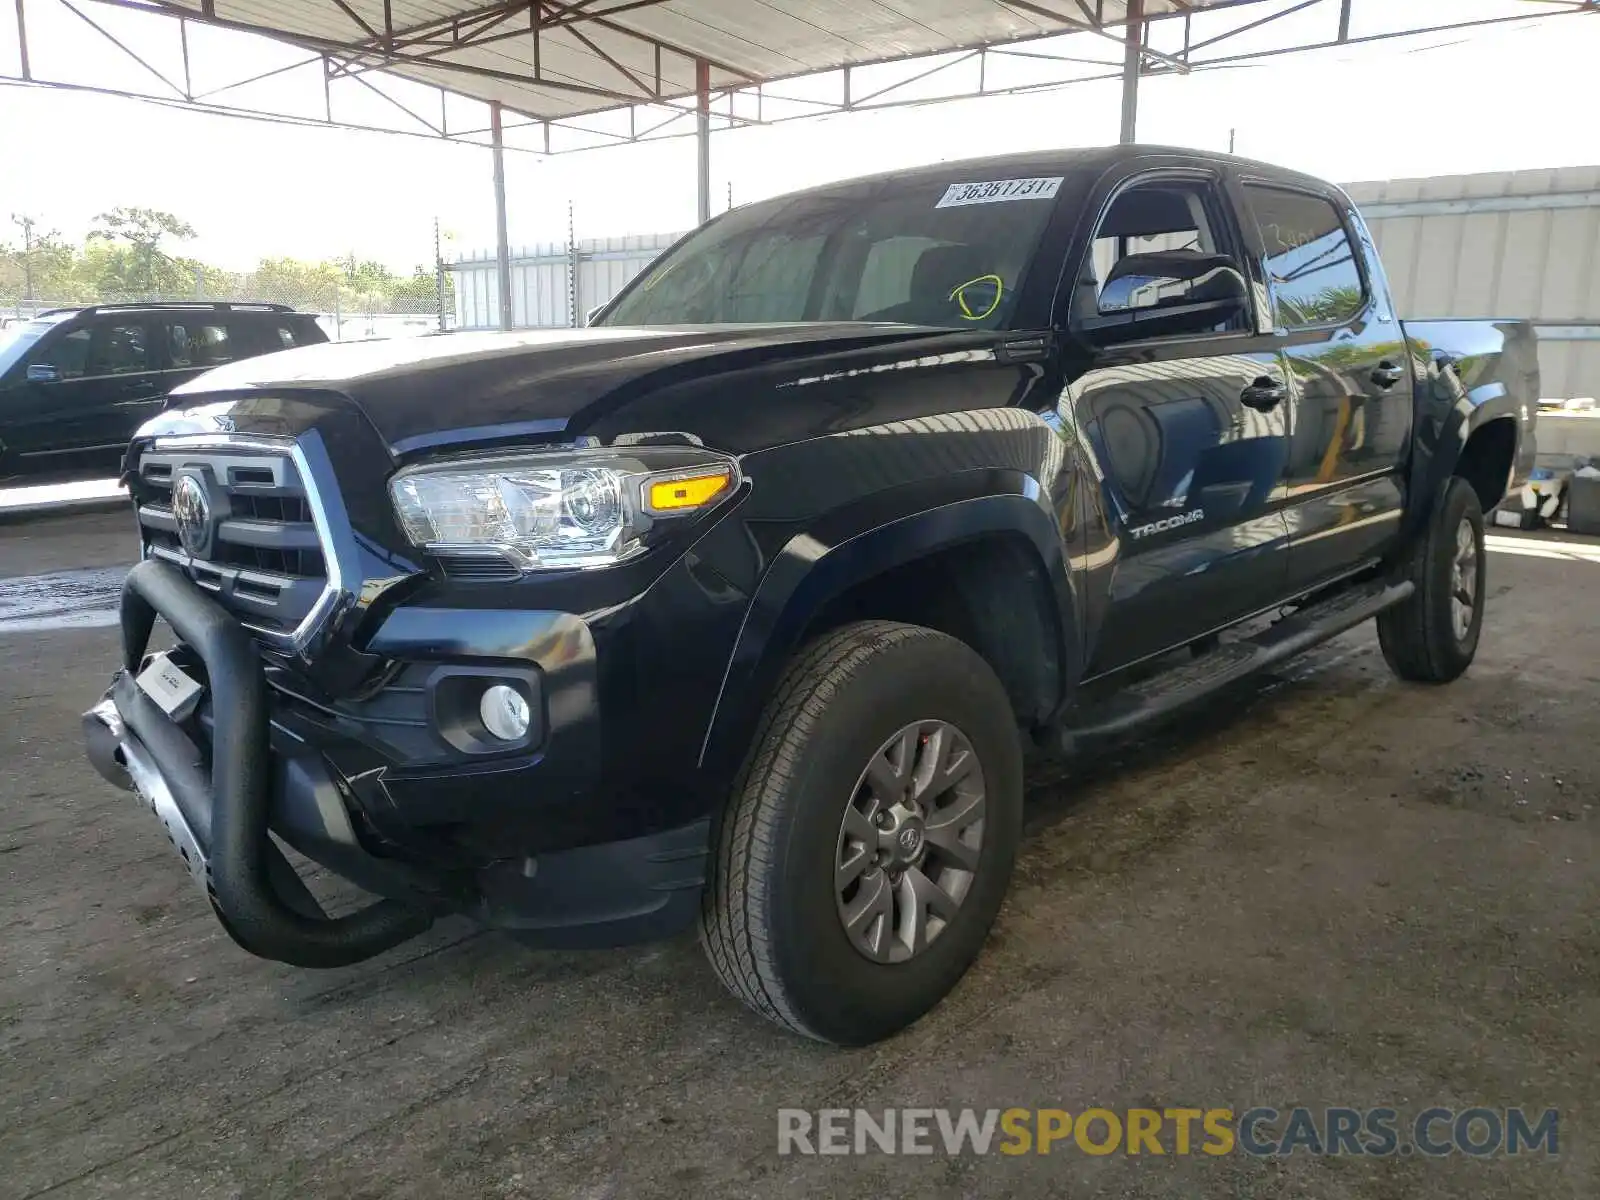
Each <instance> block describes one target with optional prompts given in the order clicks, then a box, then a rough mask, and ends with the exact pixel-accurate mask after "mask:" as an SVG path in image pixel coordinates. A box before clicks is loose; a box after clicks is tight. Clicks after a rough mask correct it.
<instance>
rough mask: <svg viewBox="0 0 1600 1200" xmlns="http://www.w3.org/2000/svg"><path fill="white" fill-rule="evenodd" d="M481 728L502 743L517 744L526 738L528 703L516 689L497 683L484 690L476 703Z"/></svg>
mask: <svg viewBox="0 0 1600 1200" xmlns="http://www.w3.org/2000/svg"><path fill="white" fill-rule="evenodd" d="M478 716H480V717H481V718H483V727H484V728H485V729H487V730H488V731H489V732H490V733H492V734H493V735H494V736H495V737H497V738H499V739H500V740H501V741H502V742H518V741H521V740H522V739H523V738H525V737H527V736H528V722H529V719H530V718H529V713H528V702H527V700H526V699H524V698H523V695H522V693H521V692H519V691H517V689H516V688H514V687H510V686H508V685H506V684H503V683H497V684H495V685H494V686H493V687H491V688H486V689H485V690H484V693H483V699H482V700H480V701H479V702H478Z"/></svg>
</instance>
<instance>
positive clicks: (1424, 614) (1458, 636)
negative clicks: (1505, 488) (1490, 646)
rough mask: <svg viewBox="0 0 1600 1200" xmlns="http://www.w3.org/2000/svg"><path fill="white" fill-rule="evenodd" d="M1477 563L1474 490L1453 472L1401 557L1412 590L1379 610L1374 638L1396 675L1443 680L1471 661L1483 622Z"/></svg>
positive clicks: (1478, 520) (1479, 515)
mask: <svg viewBox="0 0 1600 1200" xmlns="http://www.w3.org/2000/svg"><path fill="white" fill-rule="evenodd" d="M1483 565H1484V563H1483V509H1482V507H1481V506H1480V505H1479V503H1478V494H1477V492H1475V491H1473V489H1472V485H1471V484H1469V483H1468V482H1467V481H1466V480H1465V479H1462V478H1461V477H1460V476H1452V477H1451V478H1450V479H1449V480H1448V481H1447V482H1446V483H1445V484H1444V486H1443V487H1442V488H1441V489H1440V493H1439V496H1438V497H1437V500H1436V503H1435V504H1434V508H1433V512H1432V514H1431V515H1430V517H1429V519H1428V525H1427V528H1426V531H1425V532H1424V533H1423V534H1422V535H1421V536H1419V537H1418V538H1417V539H1416V540H1415V542H1414V543H1413V544H1412V546H1411V547H1410V549H1409V550H1408V552H1407V554H1406V558H1405V561H1404V562H1403V563H1402V571H1403V573H1404V574H1403V577H1404V578H1407V579H1410V580H1411V582H1412V584H1413V585H1415V588H1416V590H1415V591H1414V592H1412V594H1411V595H1410V597H1408V598H1407V599H1406V601H1405V602H1404V603H1403V604H1398V605H1396V606H1395V607H1393V608H1391V609H1389V610H1387V611H1386V612H1383V613H1381V614H1379V616H1378V644H1379V645H1380V646H1382V647H1383V657H1384V659H1385V660H1386V661H1387V662H1388V664H1389V668H1390V670H1392V671H1393V672H1394V673H1395V674H1396V675H1398V676H1399V677H1400V678H1401V679H1408V680H1412V681H1414V682H1417V683H1449V682H1450V681H1451V680H1453V679H1456V678H1458V677H1459V676H1460V675H1461V673H1462V672H1464V671H1465V670H1466V669H1467V668H1468V667H1469V666H1471V665H1472V659H1473V657H1474V656H1475V655H1476V654H1477V652H1478V636H1479V634H1480V633H1481V632H1482V629H1483V601H1484V596H1485V578H1484V570H1483Z"/></svg>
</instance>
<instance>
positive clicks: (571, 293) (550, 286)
mask: <svg viewBox="0 0 1600 1200" xmlns="http://www.w3.org/2000/svg"><path fill="white" fill-rule="evenodd" d="M681 236H682V235H681V234H676V233H662V234H646V235H643V236H639V237H618V238H588V239H585V240H582V241H579V242H578V243H577V244H576V245H574V246H571V247H569V246H566V245H564V244H562V243H560V242H542V243H539V244H537V245H533V246H521V247H515V248H513V249H512V251H511V323H512V325H514V326H516V327H517V328H518V329H528V328H551V327H570V326H574V325H581V324H583V316H584V314H585V313H587V312H588V311H589V310H590V309H591V308H593V307H594V306H595V305H597V304H604V303H605V302H606V301H607V300H609V299H611V297H612V296H615V295H616V294H617V293H618V292H619V291H621V290H622V285H623V284H625V283H627V282H628V280H630V279H632V278H633V277H634V276H635V275H637V274H638V273H639V272H640V271H642V270H644V268H645V267H647V266H649V265H650V263H651V262H653V261H654V260H655V257H656V255H658V254H660V253H661V252H662V251H663V250H665V249H666V248H667V247H668V246H670V245H672V243H673V242H675V241H677V240H678V238H679V237H681ZM574 269H576V274H575V275H574ZM450 270H451V271H453V272H454V273H455V281H456V328H458V329H498V328H499V326H500V293H499V289H498V288H497V287H496V285H495V255H494V251H493V250H488V251H481V252H478V253H475V254H470V255H467V256H465V257H463V258H462V259H461V261H459V262H456V263H452V264H451V266H450Z"/></svg>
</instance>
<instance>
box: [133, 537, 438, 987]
mask: <svg viewBox="0 0 1600 1200" xmlns="http://www.w3.org/2000/svg"><path fill="white" fill-rule="evenodd" d="M157 615H159V616H161V617H162V618H164V619H165V620H166V622H167V624H169V625H170V626H172V628H173V630H174V632H176V633H177V635H178V637H179V638H180V639H182V641H183V642H184V643H185V644H186V645H188V646H189V648H190V649H191V650H193V651H194V652H195V653H196V654H197V655H199V656H200V660H201V662H203V663H204V664H205V668H206V673H207V675H208V676H209V682H210V687H211V696H212V715H213V720H214V722H215V726H214V733H213V736H212V744H211V770H210V773H209V777H208V776H207V773H206V771H205V767H204V765H203V764H201V763H197V762H189V761H186V760H187V758H189V757H191V756H189V755H187V754H185V755H182V756H181V757H180V760H174V759H173V757H172V755H173V754H174V753H177V751H176V749H175V748H176V747H178V746H180V745H182V744H184V743H185V742H186V739H184V738H183V737H182V734H181V731H180V730H178V729H177V727H176V726H174V725H173V724H172V723H171V722H170V721H169V720H168V719H167V717H166V714H165V713H163V712H161V710H160V709H159V708H158V707H156V706H155V705H154V704H153V703H151V702H149V701H146V700H145V698H144V696H143V695H142V694H139V693H138V689H137V688H136V687H128V686H126V685H131V684H132V680H133V677H134V676H135V675H136V674H137V672H138V670H139V666H140V663H141V662H142V661H143V659H144V654H145V650H146V648H147V647H148V645H149V643H150V634H151V631H152V630H153V629H154V627H155V619H156V617H157ZM121 618H122V656H123V667H124V668H125V670H126V672H127V674H126V675H125V676H124V678H123V680H120V681H119V684H124V685H125V686H123V687H121V688H119V689H117V691H118V693H119V694H118V695H117V704H116V707H117V708H118V710H119V711H120V713H121V716H122V719H123V720H124V721H125V722H126V723H127V726H128V728H129V729H130V730H131V731H132V732H133V733H134V734H135V735H137V736H138V738H139V740H140V741H141V742H142V743H143V745H144V747H145V748H146V749H147V750H148V752H149V756H150V758H151V759H153V760H154V762H153V764H150V765H154V766H156V767H157V768H158V769H159V770H160V773H161V776H162V778H163V780H164V785H163V790H164V792H165V793H166V795H167V796H168V797H170V800H171V805H172V807H173V808H175V809H177V810H180V811H181V813H182V816H183V818H184V823H185V825H186V827H187V829H188V831H189V834H190V836H191V837H192V838H193V840H194V841H195V842H196V843H197V844H198V849H199V851H200V852H201V853H202V854H203V855H204V858H205V860H206V866H208V868H209V869H208V870H206V869H205V868H202V871H203V873H204V875H205V876H206V878H207V880H208V887H207V891H208V893H209V895H210V897H211V903H212V906H213V907H214V908H215V909H216V912H217V916H218V919H219V920H221V922H222V924H223V927H224V928H225V929H227V931H228V933H229V935H230V936H231V937H232V938H233V939H234V941H236V942H238V943H239V945H240V946H242V947H244V948H245V949H246V950H248V951H250V952H251V953H252V954H255V955H258V956H260V957H262V958H270V959H275V960H277V961H279V962H285V963H289V964H291V965H293V966H297V967H343V966H348V965H350V964H351V963H357V962H361V961H362V960H364V959H368V958H371V957H373V956H374V955H377V954H381V953H383V952H384V951H385V950H389V949H392V948H393V947H395V946H398V945H399V944H400V943H402V942H404V941H407V940H409V939H410V938H413V937H415V936H416V935H417V934H419V933H422V932H423V931H424V930H426V929H427V928H428V927H429V926H430V925H431V924H432V923H433V916H432V914H431V913H429V912H427V911H424V910H421V909H418V908H415V907H412V906H410V905H407V904H404V903H402V902H400V901H398V900H393V899H383V900H378V901H376V902H375V903H373V904H370V905H368V906H367V907H365V908H363V909H360V910H358V911H356V912H353V913H348V914H346V915H344V916H340V917H329V916H327V915H326V914H325V913H324V912H323V911H322V909H321V907H320V906H319V905H318V904H317V902H316V900H315V899H314V898H313V897H312V895H311V893H310V892H309V890H307V889H306V887H305V885H304V884H303V883H302V882H301V880H300V878H299V876H298V875H297V874H296V873H295V871H294V868H293V867H292V866H290V864H289V861H288V860H287V859H286V858H284V856H283V853H282V851H280V850H279V849H278V847H277V846H276V845H275V844H274V843H273V841H272V839H271V837H269V836H268V818H269V813H270V809H271V803H272V800H271V797H272V789H271V780H272V761H271V751H270V749H269V744H268V728H269V721H270V717H269V713H268V707H267V684H266V678H265V676H264V675H263V673H262V669H261V658H260V655H259V653H258V652H257V649H256V645H255V642H254V641H253V640H252V639H251V637H250V635H249V633H248V632H247V631H246V630H245V628H244V626H243V625H241V624H240V623H239V621H238V620H237V619H236V618H234V617H233V616H232V615H231V614H230V613H229V612H228V611H227V610H226V609H224V608H223V607H222V606H221V605H219V604H218V603H217V602H216V601H215V600H213V599H211V597H209V596H207V595H206V594H205V593H204V592H202V591H201V590H200V589H199V588H198V587H197V586H195V584H194V583H192V582H191V581H190V580H189V579H188V578H187V577H186V576H184V575H183V574H182V573H181V572H179V571H178V570H177V569H176V568H175V567H173V566H171V565H169V564H167V563H164V562H161V561H159V560H157V559H146V560H145V561H143V562H140V563H138V564H137V565H135V566H134V568H133V569H132V570H131V571H129V572H128V578H127V581H126V583H124V584H123V589H122V609H121ZM130 765H131V764H130ZM140 765H141V766H144V765H146V764H140ZM194 869H195V864H191V870H194ZM199 877H200V876H199V875H197V878H199Z"/></svg>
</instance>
